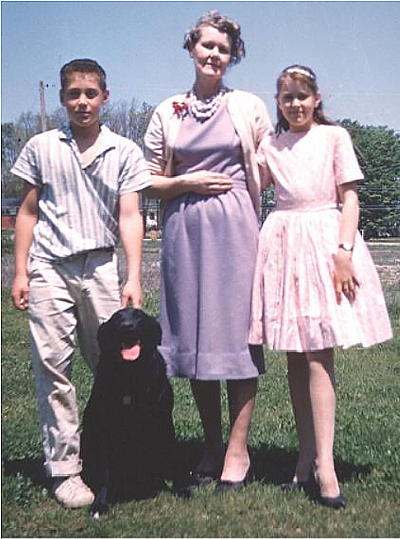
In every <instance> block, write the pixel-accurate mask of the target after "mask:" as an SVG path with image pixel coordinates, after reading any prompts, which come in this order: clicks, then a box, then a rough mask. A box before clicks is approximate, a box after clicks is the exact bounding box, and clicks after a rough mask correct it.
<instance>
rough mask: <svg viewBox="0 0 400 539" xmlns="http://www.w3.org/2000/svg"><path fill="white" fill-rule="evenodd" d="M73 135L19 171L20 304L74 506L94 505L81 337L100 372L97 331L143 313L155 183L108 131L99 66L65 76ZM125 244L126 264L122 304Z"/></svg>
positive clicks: (45, 145)
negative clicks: (80, 391) (84, 468)
mask: <svg viewBox="0 0 400 539" xmlns="http://www.w3.org/2000/svg"><path fill="white" fill-rule="evenodd" d="M60 76H61V90H60V100H61V103H62V105H63V106H64V107H65V108H66V110H67V113H68V117H69V127H64V128H62V129H54V130H51V131H47V132H45V133H41V134H39V135H35V136H34V137H32V138H31V139H30V140H29V141H28V142H27V144H26V145H25V147H24V148H23V150H22V152H21V154H20V155H19V157H18V159H17V161H16V163H15V164H14V166H13V168H12V170H11V171H12V173H13V174H15V175H17V176H19V177H20V178H22V179H23V180H25V181H26V182H27V183H26V186H25V191H24V196H23V200H22V204H21V207H20V210H19V212H18V216H17V222H16V229H15V262H16V271H15V278H14V282H13V286H12V298H13V301H14V305H15V307H16V308H17V309H20V310H25V309H28V314H29V326H30V331H31V337H32V363H33V368H34V372H35V376H36V387H37V397H38V407H39V417H40V424H41V429H42V437H43V448H44V455H45V468H46V471H47V473H48V474H49V475H50V476H51V477H53V478H54V483H53V489H52V492H53V495H54V497H55V498H56V500H57V501H58V502H59V503H61V504H62V505H64V506H65V507H70V508H73V507H82V506H84V505H89V504H91V503H92V501H93V499H94V496H93V493H92V492H91V491H90V489H89V488H88V487H87V486H86V485H85V484H84V483H83V481H82V479H81V478H80V475H79V474H80V472H81V461H80V459H79V450H80V447H79V442H80V440H79V417H78V408H77V402H76V396H75V388H74V386H73V384H72V383H71V381H70V375H71V366H72V356H73V353H74V349H75V330H76V331H77V335H78V340H79V344H80V348H81V351H82V354H83V356H84V358H85V360H86V362H87V363H88V364H89V366H90V368H91V369H92V370H93V371H95V369H96V366H97V363H98V345H97V338H96V337H97V329H98V327H99V324H100V323H101V322H103V321H105V320H107V319H108V318H109V317H110V316H111V315H112V314H113V313H114V312H115V311H116V310H117V309H119V308H120V307H125V306H127V304H128V303H129V302H132V304H133V306H134V307H137V308H139V307H140V306H141V304H142V291H141V285H140V264H141V247H142V237H143V223H142V218H141V215H140V213H139V193H138V191H140V190H142V189H144V188H145V187H148V186H149V185H150V184H151V181H150V176H149V173H148V171H147V167H146V164H145V161H144V159H143V155H142V152H141V150H140V149H139V148H138V146H136V144H135V143H133V142H132V141H131V140H128V139H126V138H124V137H121V136H119V135H117V134H115V133H113V132H112V131H110V130H109V129H108V128H107V127H105V126H103V125H101V124H100V121H99V115H100V111H101V107H102V105H104V104H105V103H106V102H107V99H108V96H109V92H108V89H107V86H106V74H105V72H104V70H103V68H102V67H101V66H100V65H99V64H97V62H95V61H93V60H89V59H78V60H73V61H71V62H69V63H67V64H65V65H64V66H63V67H62V69H61V71H60ZM118 238H120V239H121V243H122V246H123V249H124V252H125V256H126V262H127V275H126V282H125V284H124V286H123V288H122V293H121V298H120V291H119V284H118V271H117V257H116V254H115V253H114V247H115V245H116V244H117V241H118Z"/></svg>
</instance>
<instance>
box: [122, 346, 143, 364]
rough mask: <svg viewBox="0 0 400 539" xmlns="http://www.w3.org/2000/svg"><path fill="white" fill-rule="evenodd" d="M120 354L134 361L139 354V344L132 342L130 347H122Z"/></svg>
mask: <svg viewBox="0 0 400 539" xmlns="http://www.w3.org/2000/svg"><path fill="white" fill-rule="evenodd" d="M121 355H122V358H123V359H126V360H127V361H135V359H137V358H138V357H139V356H140V344H134V345H133V346H132V347H131V348H123V349H122V350H121Z"/></svg>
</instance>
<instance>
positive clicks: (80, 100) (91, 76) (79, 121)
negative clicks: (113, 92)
mask: <svg viewBox="0 0 400 539" xmlns="http://www.w3.org/2000/svg"><path fill="white" fill-rule="evenodd" d="M108 95H109V92H108V90H107V89H106V90H102V89H101V88H100V79H99V76H98V75H97V73H81V72H79V71H76V72H73V73H71V75H70V76H69V78H68V83H67V84H66V86H65V88H64V89H63V90H60V101H61V104H62V105H64V107H65V108H66V109H67V113H68V117H69V120H70V122H71V124H72V125H73V126H75V127H80V128H85V127H91V126H93V125H95V124H98V123H99V116H100V110H101V107H102V105H104V104H105V103H106V102H107V100H108Z"/></svg>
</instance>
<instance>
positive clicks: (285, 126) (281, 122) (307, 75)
mask: <svg viewBox="0 0 400 539" xmlns="http://www.w3.org/2000/svg"><path fill="white" fill-rule="evenodd" d="M288 79H291V80H294V81H299V82H301V83H302V84H304V85H305V86H307V87H308V88H309V89H310V90H311V92H312V93H313V94H314V95H317V94H318V93H319V90H318V84H317V77H316V75H315V73H314V71H313V70H312V69H311V68H310V67H307V66H303V65H300V64H294V65H291V66H289V67H286V68H285V69H284V70H283V71H282V73H281V74H280V75H279V77H278V80H277V82H276V95H275V98H276V100H278V96H279V93H280V91H281V90H282V86H283V84H284V83H285V82H286V81H287V80H288ZM276 116H277V119H278V121H277V123H276V126H275V132H276V133H277V134H278V135H279V134H281V133H282V131H288V130H289V123H288V121H287V120H286V119H285V117H284V116H283V114H282V112H281V110H280V108H279V106H278V104H277V106H276ZM314 121H315V123H317V124H321V125H336V124H335V122H332V121H331V120H329V118H327V117H326V116H325V113H324V110H323V105H322V100H321V101H320V102H319V105H318V106H317V107H316V108H315V109H314Z"/></svg>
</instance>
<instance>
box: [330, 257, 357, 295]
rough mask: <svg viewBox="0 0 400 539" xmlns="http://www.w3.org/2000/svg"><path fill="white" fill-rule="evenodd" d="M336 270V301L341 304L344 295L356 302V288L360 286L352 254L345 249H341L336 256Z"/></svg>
mask: <svg viewBox="0 0 400 539" xmlns="http://www.w3.org/2000/svg"><path fill="white" fill-rule="evenodd" d="M333 258H334V265H335V267H334V270H333V285H334V287H335V292H336V301H337V302H338V303H341V301H342V294H344V295H345V296H346V297H347V299H348V300H349V301H354V299H355V297H356V288H357V286H360V283H359V282H358V280H357V278H356V276H355V274H354V268H353V262H352V261H351V253H347V252H346V251H344V250H343V249H339V250H338V252H337V254H336V255H334V257H333Z"/></svg>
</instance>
